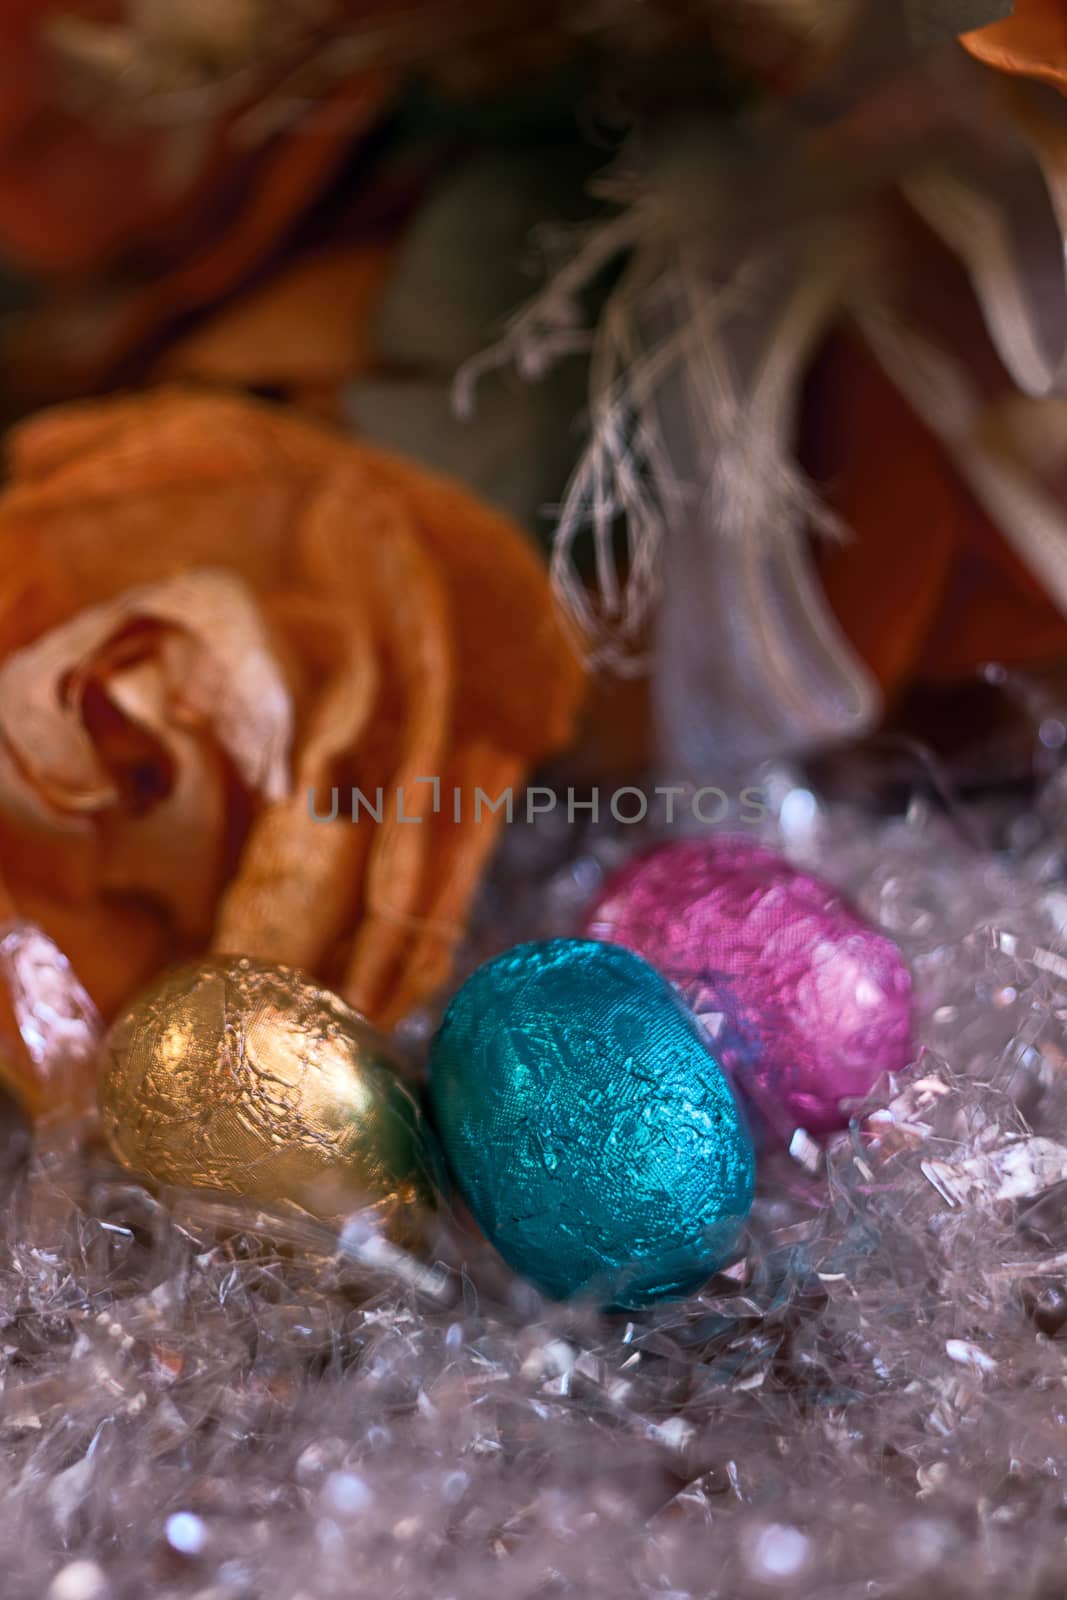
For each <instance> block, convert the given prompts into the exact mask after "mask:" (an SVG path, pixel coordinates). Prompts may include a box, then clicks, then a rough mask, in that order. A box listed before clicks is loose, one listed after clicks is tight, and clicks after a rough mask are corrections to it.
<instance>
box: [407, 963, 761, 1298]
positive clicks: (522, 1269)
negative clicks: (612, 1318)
mask: <svg viewBox="0 0 1067 1600" xmlns="http://www.w3.org/2000/svg"><path fill="white" fill-rule="evenodd" d="M430 1103H431V1106H432V1109H433V1113H434V1121H435V1125H436V1127H437V1129H438V1132H439V1134H440V1136H441V1143H442V1146H443V1149H444V1152H445V1156H446V1158H447V1159H448V1162H449V1165H450V1167H451V1169H452V1174H453V1177H454V1179H455V1181H456V1185H457V1187H458V1188H459V1189H460V1190H461V1192H462V1193H463V1196H464V1198H465V1199H466V1201H467V1204H468V1205H469V1206H470V1208H471V1211H472V1212H473V1214H474V1216H475V1217H476V1218H477V1220H478V1222H479V1223H480V1225H481V1227H482V1228H483V1230H484V1231H485V1233H486V1235H487V1237H488V1238H489V1239H490V1240H491V1241H492V1243H493V1244H495V1245H496V1247H497V1249H498V1250H499V1251H500V1253H501V1255H502V1256H503V1257H504V1259H505V1260H506V1261H507V1262H508V1263H509V1264H510V1265H511V1266H512V1267H513V1268H514V1269H515V1270H516V1271H517V1272H519V1273H521V1274H522V1276H523V1277H525V1278H528V1279H530V1280H531V1281H532V1282H534V1283H536V1284H537V1285H538V1286H539V1287H540V1288H542V1289H543V1290H544V1291H545V1292H546V1293H547V1294H549V1295H552V1296H554V1297H555V1298H558V1299H566V1298H567V1297H568V1296H571V1295H575V1294H585V1295H590V1296H594V1297H596V1298H597V1299H599V1300H601V1301H602V1302H604V1303H606V1304H609V1305H616V1306H630V1307H634V1306H640V1305H644V1304H647V1303H648V1302H650V1301H653V1300H658V1299H663V1298H667V1297H670V1296H674V1295H680V1294H685V1293H687V1292H689V1291H691V1290H693V1289H696V1288H698V1287H699V1286H700V1284H701V1283H703V1282H704V1281H705V1280H706V1279H707V1278H709V1277H710V1276H711V1274H712V1273H713V1272H714V1271H715V1270H716V1269H717V1268H719V1267H721V1266H723V1265H724V1264H725V1263H726V1261H727V1259H728V1258H729V1256H730V1253H731V1251H732V1250H733V1248H734V1245H735V1244H736V1242H737V1239H738V1236H739V1234H740V1232H741V1228H742V1226H743V1224H744V1222H745V1219H746V1218H747V1216H748V1213H749V1209H750V1207H751V1204H752V1191H753V1187H754V1183H755V1159H754V1155H753V1150H752V1141H751V1139H750V1137H749V1133H748V1128H747V1126H746V1124H745V1119H744V1115H743V1113H742V1112H741V1110H740V1108H739V1106H738V1104H737V1102H736V1100H735V1099H734V1096H733V1093H732V1091H731V1089H730V1085H729V1082H728V1080H727V1078H726V1076H725V1074H724V1072H723V1071H722V1068H721V1067H720V1066H719V1063H718V1062H717V1061H716V1060H715V1058H714V1056H713V1055H712V1054H711V1052H710V1050H709V1049H708V1048H707V1047H706V1045H705V1042H704V1040H703V1039H702V1037H701V1034H700V1031H699V1029H698V1028H697V1026H696V1025H695V1024H694V1021H693V1018H692V1015H691V1013H690V1012H688V1011H687V1010H686V1009H685V1007H684V1006H683V1005H682V1003H681V1002H680V1000H679V999H678V997H677V995H676V994H675V992H674V991H673V990H672V988H671V986H670V985H669V984H668V983H667V982H666V981H665V979H664V978H662V977H661V976H660V974H659V973H657V972H656V971H655V970H654V969H653V968H652V967H650V966H649V965H648V963H647V962H645V961H642V960H640V959H639V958H638V957H637V956H635V955H633V954H631V952H630V951H629V950H623V949H621V948H619V947H617V946H613V945H606V944H598V943H595V942H594V941H592V940H586V939H549V940H545V941H542V942H534V943H529V944H522V945H517V946H516V947H515V948H513V949H511V950H509V951H507V952H506V953H505V954H504V955H501V956H498V957H497V958H496V959H495V960H494V961H490V962H487V963H486V965H485V966H483V967H480V968H479V969H478V971H477V972H476V973H474V975H473V976H472V977H470V978H468V980H467V982H466V983H465V984H464V985H463V987H462V989H461V990H460V991H459V993H458V994H457V995H456V996H455V998H454V999H453V1001H452V1003H451V1005H450V1006H449V1008H448V1011H447V1012H446V1014H445V1018H444V1021H443V1023H442V1024H441V1028H440V1030H439V1032H438V1034H437V1036H436V1038H435V1039H434V1042H433V1047H432V1049H431V1053H430Z"/></svg>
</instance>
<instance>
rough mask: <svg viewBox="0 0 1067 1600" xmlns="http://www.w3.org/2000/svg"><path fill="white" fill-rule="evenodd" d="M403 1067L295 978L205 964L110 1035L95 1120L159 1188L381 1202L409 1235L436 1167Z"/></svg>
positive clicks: (144, 999) (324, 1204) (163, 989)
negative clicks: (402, 1074)
mask: <svg viewBox="0 0 1067 1600" xmlns="http://www.w3.org/2000/svg"><path fill="white" fill-rule="evenodd" d="M397 1067H398V1060H397V1057H396V1055H395V1054H394V1052H393V1050H392V1047H391V1045H390V1044H389V1041H388V1040H387V1039H385V1038H384V1037H383V1036H382V1035H381V1034H380V1033H379V1032H378V1031H377V1029H376V1028H374V1027H372V1026H371V1024H370V1023H369V1022H367V1021H366V1020H365V1019H364V1018H363V1017H361V1016H359V1015H358V1014H357V1013H356V1012H354V1011H352V1010H350V1008H349V1007H348V1006H346V1005H345V1003H344V1001H343V1000H340V999H339V998H338V997H337V995H335V994H331V993H330V991H329V990H327V989H322V988H320V987H319V986H318V985H317V984H316V983H314V982H313V981H312V980H311V979H309V978H307V977H305V976H303V975H302V974H301V973H298V972H294V971H292V970H290V969H289V968H286V967H273V966H268V965H266V964H264V963H262V962H258V961H250V960H246V959H244V958H237V959H228V960H220V961H198V962H195V963H193V964H191V965H189V966H185V967H180V968H177V969H175V970H172V971H170V972H167V973H165V974H164V976H163V977H161V978H160V979H159V980H158V981H157V982H156V984H155V985H154V986H153V987H152V988H150V989H148V990H146V991H145V992H144V993H143V994H142V995H141V996H140V997H139V998H138V999H137V1000H136V1001H135V1002H134V1003H133V1004H132V1005H131V1007H130V1009H129V1010H128V1011H127V1012H126V1013H125V1015H123V1016H121V1017H119V1018H118V1019H117V1021H116V1022H115V1023H114V1025H113V1026H112V1028H111V1030H110V1032H109V1033H108V1035H107V1038H106V1040H105V1041H104V1049H103V1060H102V1065H101V1074H100V1082H99V1101H100V1112H101V1117H102V1119H103V1125H104V1130H105V1132H106V1134H107V1137H108V1140H109V1142H110V1144H111V1148H112V1150H113V1151H114V1153H115V1155H116V1156H117V1158H118V1159H119V1160H120V1161H121V1162H122V1163H123V1165H124V1166H127V1167H132V1168H134V1169H136V1170H138V1171H141V1172H145V1173H147V1174H148V1175H149V1176H150V1177H152V1178H155V1179H156V1180H157V1181H159V1182H163V1183H173V1184H181V1185H186V1186H191V1187H193V1188H207V1189H215V1190H220V1189H221V1190H228V1191H231V1192H235V1193H237V1194H240V1195H243V1196H245V1197H247V1198H248V1199H250V1200H253V1201H256V1202H258V1203H259V1204H261V1205H276V1204H278V1203H279V1202H286V1201H291V1202H294V1203H295V1204H297V1205H300V1206H302V1207H303V1208H304V1209H305V1210H307V1211H311V1212H314V1213H315V1214H316V1215H317V1216H321V1217H334V1216H342V1215H345V1214H347V1213H349V1212H352V1211H354V1210H356V1209H357V1208H362V1207H367V1206H374V1207H376V1208H377V1209H378V1210H379V1211H380V1213H381V1215H382V1220H383V1225H384V1226H385V1227H386V1228H387V1231H389V1232H390V1233H392V1234H393V1235H394V1236H406V1235H407V1234H409V1233H410V1231H411V1226H412V1224H413V1221H414V1219H415V1216H416V1214H417V1212H418V1211H419V1210H420V1209H421V1208H423V1207H426V1206H432V1204H433V1203H434V1191H435V1177H436V1173H437V1170H438V1168H437V1157H436V1150H435V1146H434V1142H433V1136H432V1134H431V1133H430V1130H429V1129H428V1127H427V1125H426V1123H425V1121H424V1120H423V1117H422V1114H421V1112H420V1111H419V1108H418V1105H417V1103H416V1101H415V1099H414V1097H413V1096H412V1094H411V1093H410V1092H409V1090H408V1089H407V1087H406V1086H405V1085H404V1083H403V1082H402V1081H401V1079H400V1077H399V1076H398V1074H397Z"/></svg>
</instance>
